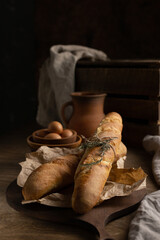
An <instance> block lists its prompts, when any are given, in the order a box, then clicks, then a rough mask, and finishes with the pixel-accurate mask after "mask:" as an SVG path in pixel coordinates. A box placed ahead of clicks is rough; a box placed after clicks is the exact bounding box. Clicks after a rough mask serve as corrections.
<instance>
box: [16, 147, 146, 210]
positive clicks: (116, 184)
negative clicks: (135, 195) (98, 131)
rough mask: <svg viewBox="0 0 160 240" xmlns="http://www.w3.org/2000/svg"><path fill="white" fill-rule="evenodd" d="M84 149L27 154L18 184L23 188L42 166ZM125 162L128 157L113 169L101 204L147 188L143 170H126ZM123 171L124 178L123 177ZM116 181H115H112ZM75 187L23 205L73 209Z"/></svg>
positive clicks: (45, 149) (46, 149) (60, 149)
mask: <svg viewBox="0 0 160 240" xmlns="http://www.w3.org/2000/svg"><path fill="white" fill-rule="evenodd" d="M82 151H83V150H82V149H79V148H74V149H69V148H58V147H56V148H49V147H46V146H41V147H40V148H39V149H38V150H37V151H36V152H31V153H27V154H26V160H25V161H24V162H20V163H19V164H20V165H21V171H20V173H19V175H18V177H17V184H18V185H19V186H20V187H23V186H24V184H25V182H26V180H27V178H28V176H29V175H30V174H31V172H32V171H33V170H34V169H36V168H37V167H39V166H40V165H41V164H44V163H47V162H50V161H53V159H56V158H57V157H59V156H63V155H66V154H74V153H75V154H77V153H82ZM124 161H127V159H126V156H124V157H123V158H120V159H119V160H118V161H117V163H116V164H114V166H113V167H112V170H111V172H110V176H109V179H108V181H107V182H106V184H105V187H104V190H103V192H102V194H101V197H100V202H102V201H104V200H107V199H110V198H112V197H115V196H125V195H129V194H131V193H132V192H133V191H136V190H140V189H142V188H145V187H146V177H147V175H146V174H145V173H144V172H143V170H142V169H141V168H139V169H134V168H130V169H124ZM122 171H123V177H122ZM112 179H114V181H112ZM72 192H73V186H69V187H67V188H66V189H63V190H62V191H59V192H57V193H52V194H49V195H47V196H45V197H43V198H41V199H38V200H31V201H24V200H23V201H22V203H23V204H27V203H31V202H39V203H41V204H44V205H48V206H55V207H71V196H72Z"/></svg>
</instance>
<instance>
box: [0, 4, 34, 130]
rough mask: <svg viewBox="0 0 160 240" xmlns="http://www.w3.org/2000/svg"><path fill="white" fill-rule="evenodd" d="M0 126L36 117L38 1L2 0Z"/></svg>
mask: <svg viewBox="0 0 160 240" xmlns="http://www.w3.org/2000/svg"><path fill="white" fill-rule="evenodd" d="M1 40H2V45H1V46H0V47H1V73H2V74H1V81H0V82H1V84H0V92H1V94H0V98H1V110H0V116H1V117H0V130H1V131H4V130H10V129H11V128H15V127H17V126H19V125H23V124H24V123H26V122H29V121H32V119H33V118H34V115H35V108H36V97H35V92H36V89H35V79H34V69H35V66H34V64H35V46H34V1H31V0H28V1H21V0H2V1H1Z"/></svg>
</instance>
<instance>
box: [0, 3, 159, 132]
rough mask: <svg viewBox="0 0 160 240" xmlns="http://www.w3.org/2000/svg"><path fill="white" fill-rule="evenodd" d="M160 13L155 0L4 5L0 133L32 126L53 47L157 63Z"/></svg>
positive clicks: (113, 57) (2, 16)
mask: <svg viewBox="0 0 160 240" xmlns="http://www.w3.org/2000/svg"><path fill="white" fill-rule="evenodd" d="M159 9H160V1H159V0H152V1H151V0H99V1H97V0H70V1H69V0H54V1H52V0H32V1H31V0H28V1H20V0H2V1H1V26H2V27H1V37H2V45H1V70H2V71H1V81H0V84H1V85H0V103H1V109H0V116H1V117H0V131H1V132H3V131H4V130H6V129H7V130H9V129H12V128H13V127H14V128H15V127H17V126H19V125H23V124H24V123H30V122H31V123H32V122H33V121H35V117H36V111H37V86H38V73H39V68H40V67H41V65H42V63H43V61H44V60H45V59H46V57H47V56H48V55H49V48H50V47H51V46H52V45H55V44H79V45H84V46H88V47H92V48H96V49H100V50H102V51H104V52H106V53H107V54H108V56H109V57H110V58H111V59H133V58H136V59H137V58H138V59H142V58H143V59H160V29H159V26H160V14H159Z"/></svg>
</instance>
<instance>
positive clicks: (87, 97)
mask: <svg viewBox="0 0 160 240" xmlns="http://www.w3.org/2000/svg"><path fill="white" fill-rule="evenodd" d="M71 97H72V100H71V101H69V102H67V103H65V104H63V106H62V109H61V114H62V118H63V120H64V122H65V124H66V126H67V128H70V129H74V130H75V131H77V133H78V134H79V135H84V136H85V137H87V138H88V137H91V136H93V134H94V133H95V131H96V128H97V127H98V125H99V123H100V121H101V120H102V119H103V118H104V116H105V114H104V110H103V108H104V100H105V97H106V94H105V93H97V92H73V93H72V94H71ZM70 105H71V106H72V107H73V112H72V115H71V117H70V119H69V120H68V121H67V120H66V116H65V110H66V108H67V107H68V106H70Z"/></svg>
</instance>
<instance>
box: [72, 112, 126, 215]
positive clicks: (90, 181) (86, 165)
mask: <svg viewBox="0 0 160 240" xmlns="http://www.w3.org/2000/svg"><path fill="white" fill-rule="evenodd" d="M122 128H123V124H122V118H121V116H120V115H119V114H118V113H115V112H112V113H109V114H107V115H106V116H105V118H104V119H103V120H102V121H101V123H100V125H99V127H98V128H97V131H96V136H98V138H100V139H101V140H104V139H108V138H112V140H111V142H110V146H111V147H110V148H109V149H108V150H106V151H105V152H104V154H103V156H100V154H101V148H100V147H99V146H98V147H93V148H86V150H85V153H84V155H83V157H82V159H81V161H80V162H79V164H78V167H77V170H76V173H75V178H74V191H73V194H72V208H73V210H74V211H75V212H77V213H80V214H84V213H86V212H88V211H89V210H91V209H92V208H93V207H94V206H95V205H96V204H97V203H98V202H99V198H100V195H101V193H102V191H103V188H104V185H105V183H106V181H107V179H108V176H109V173H110V170H111V168H112V164H113V162H115V161H116V160H117V159H118V158H119V157H121V156H124V155H126V147H125V145H124V144H123V143H122V142H121V132H122ZM93 139H94V138H93ZM95 163H96V164H95Z"/></svg>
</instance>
